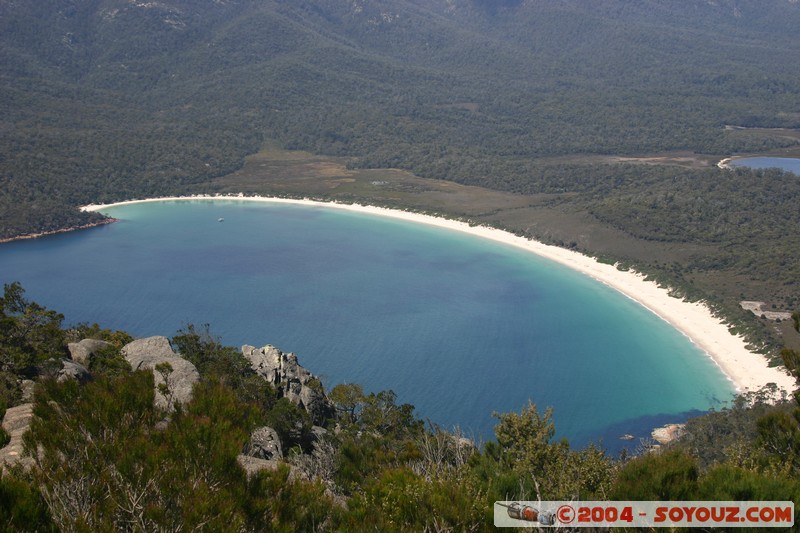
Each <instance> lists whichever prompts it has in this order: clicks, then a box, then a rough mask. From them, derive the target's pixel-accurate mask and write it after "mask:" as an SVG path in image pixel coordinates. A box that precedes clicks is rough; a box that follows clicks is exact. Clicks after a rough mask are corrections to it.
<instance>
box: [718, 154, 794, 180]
mask: <svg viewBox="0 0 800 533" xmlns="http://www.w3.org/2000/svg"><path fill="white" fill-rule="evenodd" d="M730 164H731V165H732V166H735V167H750V168H780V169H783V170H786V171H788V172H792V173H794V174H797V175H798V176H800V159H796V158H791V157H743V158H741V159H734V160H732V161H730Z"/></svg>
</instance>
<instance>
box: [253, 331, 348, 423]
mask: <svg viewBox="0 0 800 533" xmlns="http://www.w3.org/2000/svg"><path fill="white" fill-rule="evenodd" d="M242 354H243V355H244V356H245V358H246V359H247V360H248V361H250V366H251V367H252V369H253V371H254V372H255V373H256V374H258V375H259V376H261V377H263V378H264V379H265V380H267V381H268V382H269V383H272V384H273V385H274V386H275V388H276V389H277V391H278V394H279V395H280V396H282V397H285V398H286V399H288V400H289V401H291V402H292V403H294V404H296V405H298V406H299V407H302V408H303V409H305V410H306V411H307V412H308V414H309V415H311V420H312V421H313V422H314V423H315V424H320V423H322V422H323V421H324V420H325V419H326V418H328V417H330V416H331V415H332V414H333V404H332V403H331V402H330V400H329V399H328V398H327V396H325V392H324V391H323V390H322V385H321V383H320V381H319V379H318V378H317V377H315V376H314V375H313V374H312V373H311V372H309V371H308V370H306V369H305V368H304V367H302V366H301V365H300V364H299V363H298V362H297V356H296V355H295V354H293V353H284V352H282V351H281V350H279V349H278V348H276V347H274V346H272V345H271V344H268V345H266V346H264V347H263V348H256V347H255V346H250V345H244V346H242Z"/></svg>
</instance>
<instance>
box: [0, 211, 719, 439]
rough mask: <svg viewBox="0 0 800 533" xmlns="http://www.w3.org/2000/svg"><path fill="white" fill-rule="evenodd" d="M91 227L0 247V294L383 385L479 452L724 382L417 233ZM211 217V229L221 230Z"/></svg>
mask: <svg viewBox="0 0 800 533" xmlns="http://www.w3.org/2000/svg"><path fill="white" fill-rule="evenodd" d="M107 212H108V213H109V214H110V215H112V216H114V217H116V218H119V219H121V221H120V222H118V223H116V224H111V225H108V226H103V227H98V228H93V229H90V230H85V231H79V232H72V233H67V234H61V235H54V236H50V237H46V238H42V239H36V240H30V241H20V242H14V243H9V244H4V245H2V246H0V272H2V278H3V281H4V282H10V281H20V282H22V283H23V285H24V287H25V288H26V290H27V295H28V297H29V298H30V299H33V300H35V301H38V302H40V303H42V304H44V305H46V306H48V307H50V308H53V309H57V310H59V311H61V312H63V313H64V314H65V315H66V318H67V322H68V323H77V322H98V323H100V324H101V325H103V326H105V327H111V328H115V329H124V330H127V331H129V332H131V333H132V334H134V335H138V336H145V335H167V336H172V335H173V334H174V333H175V332H176V331H177V330H178V329H179V328H181V327H183V326H184V325H185V324H187V323H195V324H203V323H210V324H211V328H212V332H213V333H215V334H217V335H219V336H221V337H222V340H223V341H224V342H225V343H227V344H232V345H241V344H253V345H259V346H261V345H264V344H267V343H269V344H274V345H276V346H278V347H280V348H281V349H283V350H284V351H293V352H296V353H297V354H298V355H299V357H300V362H301V364H303V365H305V366H307V367H308V368H310V369H311V370H312V371H313V372H314V373H316V374H319V375H321V376H322V377H323V382H324V383H326V386H327V387H331V386H333V385H334V384H336V383H341V382H358V383H361V384H363V385H364V386H365V388H366V389H367V390H372V391H378V390H381V389H393V390H394V391H395V392H397V394H398V398H399V401H401V402H409V403H412V404H414V405H415V406H416V407H417V414H418V415H420V416H422V417H424V418H427V419H430V420H432V421H434V422H437V423H439V424H441V425H444V426H446V427H451V426H453V425H455V424H458V425H460V426H461V427H462V428H463V429H465V430H466V431H467V432H468V433H472V434H473V435H475V436H476V437H479V438H484V439H486V438H490V437H491V435H492V427H493V425H494V419H493V418H492V416H491V414H492V412H493V411H497V412H507V411H512V410H519V409H520V408H521V407H522V406H523V405H525V403H526V402H527V401H528V399H531V400H532V401H533V402H535V403H536V404H537V405H539V406H540V407H544V406H548V405H550V406H553V408H554V410H555V420H556V424H557V425H556V427H557V431H558V434H559V435H561V436H566V437H568V438H569V439H570V440H571V441H573V442H575V443H578V444H582V443H585V442H587V441H589V440H597V439H598V438H601V437H602V438H603V439H604V442H605V444H606V445H607V446H608V447H609V448H610V449H612V450H614V449H616V448H618V447H619V446H620V445H621V441H619V440H618V439H617V437H618V436H619V435H621V434H623V433H633V434H635V435H638V436H644V435H646V434H647V433H649V430H650V429H651V428H652V427H654V426H655V425H658V424H661V423H665V422H668V421H674V420H679V419H681V418H683V417H685V416H686V413H688V412H696V411H698V410H706V409H708V408H709V407H712V406H719V402H721V401H727V400H728V399H730V397H731V394H732V388H731V385H730V383H729V382H728V381H727V380H726V379H725V378H724V376H723V375H722V374H721V372H719V370H718V369H717V368H716V367H715V366H714V365H713V363H712V362H711V361H710V359H709V358H708V357H706V356H705V355H704V354H703V353H702V352H700V350H699V349H697V348H696V347H695V346H694V345H693V344H691V343H690V342H689V340H688V339H687V338H686V337H684V336H683V335H682V334H680V333H679V332H677V331H676V330H674V329H673V328H671V327H670V326H668V325H667V324H666V323H665V322H663V321H662V320H661V319H659V318H658V317H656V316H655V315H653V314H652V313H650V312H649V311H647V310H646V309H644V308H643V307H642V306H640V305H638V304H637V303H635V302H634V301H632V300H630V299H628V298H627V297H624V296H622V295H620V294H619V293H617V292H616V291H614V290H612V289H610V288H609V287H606V286H605V285H602V284H600V283H598V282H595V281H594V280H592V279H590V278H587V277H586V276H583V275H580V274H578V273H576V272H573V271H571V270H570V269H567V268H565V267H562V266H559V265H556V264H555V263H552V262H550V261H547V260H545V259H542V258H539V257H538V256H535V255H532V254H530V253H527V252H524V251H522V250H518V249H515V248H513V247H509V246H505V245H502V244H498V243H495V242H492V241H488V240H484V239H480V238H476V237H471V236H468V235H465V234H461V233H458V232H453V231H449V230H444V229H440V228H435V227H431V226H426V225H420V224H413V223H408V222H404V221H398V220H393V219H388V218H384V217H375V216H369V215H364V214H356V213H351V212H344V211H340V210H335V209H330V208H322V207H305V206H295V205H276V204H265V203H243V202H237V201H233V200H230V201H228V200H224V201H219V200H216V201H213V202H212V201H198V202H159V203H149V204H136V205H129V206H123V207H117V208H111V209H109V210H108V211H107ZM220 217H223V218H224V222H218V218H220Z"/></svg>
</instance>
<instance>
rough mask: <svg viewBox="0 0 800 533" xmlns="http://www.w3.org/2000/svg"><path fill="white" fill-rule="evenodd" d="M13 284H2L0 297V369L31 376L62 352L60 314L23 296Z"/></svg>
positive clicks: (22, 292)
mask: <svg viewBox="0 0 800 533" xmlns="http://www.w3.org/2000/svg"><path fill="white" fill-rule="evenodd" d="M24 294H25V290H24V289H23V288H22V286H21V285H20V284H19V283H17V282H14V283H11V284H6V285H4V288H3V297H2V298H0V372H11V373H13V374H15V375H18V376H25V377H32V376H33V375H34V374H35V372H36V367H37V365H38V364H40V363H41V362H43V361H45V360H47V359H50V358H59V357H63V356H64V355H66V345H65V343H64V332H63V330H62V329H61V322H62V321H63V320H64V315H62V314H60V313H56V312H55V311H50V310H48V309H46V308H44V307H42V306H40V305H39V304H37V303H33V302H29V301H28V300H26V299H25V297H24Z"/></svg>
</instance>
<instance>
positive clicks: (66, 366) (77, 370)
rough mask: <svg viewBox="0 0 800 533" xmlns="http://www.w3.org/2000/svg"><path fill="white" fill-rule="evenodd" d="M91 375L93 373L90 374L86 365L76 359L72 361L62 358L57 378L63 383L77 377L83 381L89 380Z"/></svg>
mask: <svg viewBox="0 0 800 533" xmlns="http://www.w3.org/2000/svg"><path fill="white" fill-rule="evenodd" d="M91 377H92V375H91V374H89V371H88V370H86V367H84V366H83V365H81V364H78V363H76V362H75V361H70V360H69V359H62V360H61V369H60V370H59V371H58V374H57V376H56V380H57V381H58V382H60V383H63V382H64V381H67V380H68V379H76V380H78V381H79V382H81V383H83V382H85V381H88V380H89V379H90V378H91Z"/></svg>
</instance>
